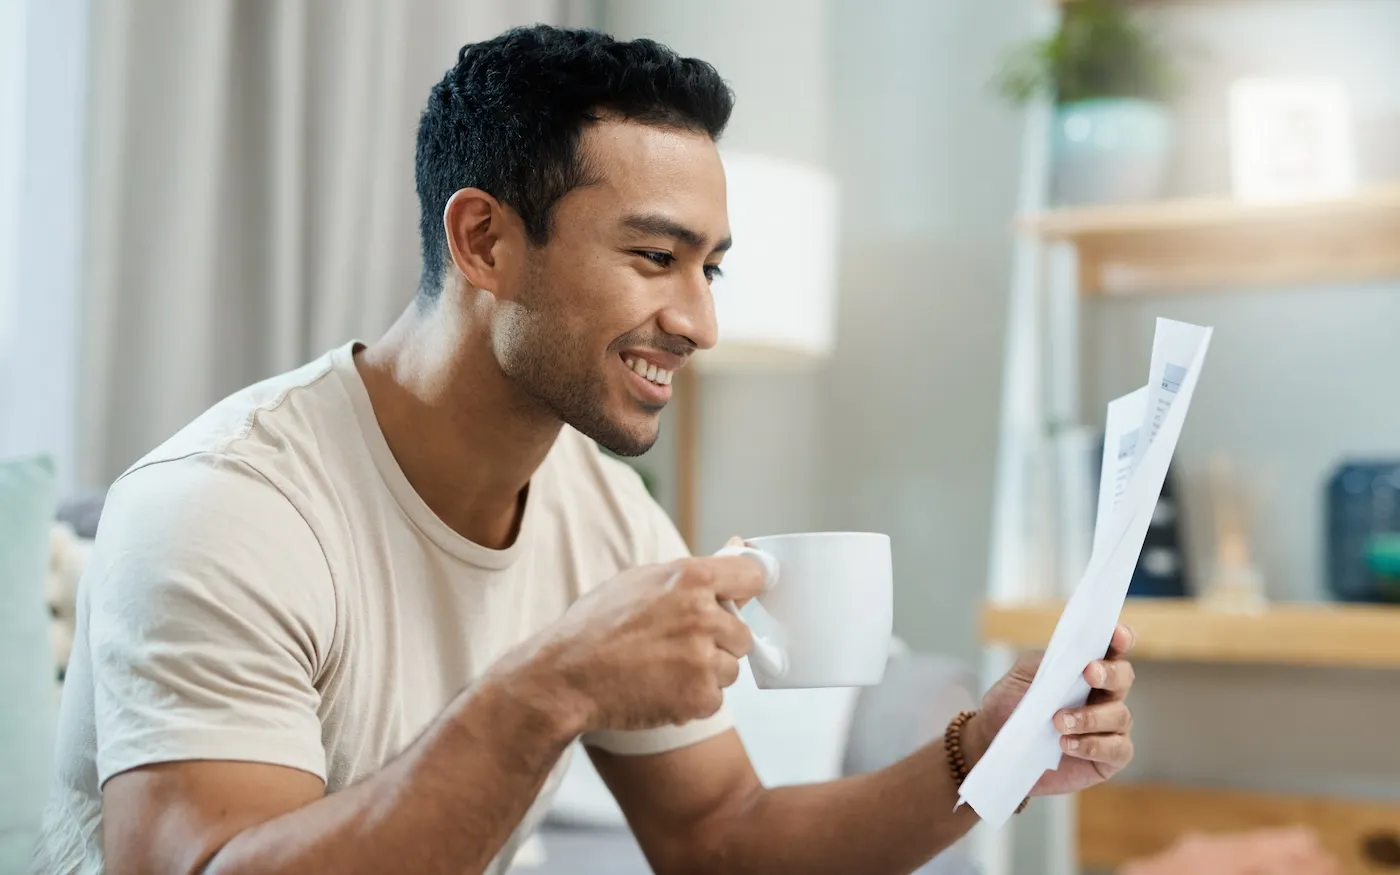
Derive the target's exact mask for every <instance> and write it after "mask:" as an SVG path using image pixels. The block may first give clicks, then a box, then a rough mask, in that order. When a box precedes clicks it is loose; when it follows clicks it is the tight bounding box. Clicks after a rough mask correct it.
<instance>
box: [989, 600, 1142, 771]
mask: <svg viewBox="0 0 1400 875" xmlns="http://www.w3.org/2000/svg"><path fill="white" fill-rule="evenodd" d="M1133 641H1134V636H1133V631H1132V630H1131V629H1129V628H1128V627H1127V626H1124V625H1122V624H1119V626H1118V627H1117V628H1116V629H1114V630H1113V639H1112V641H1111V642H1110V643H1109V646H1108V655H1107V656H1106V657H1105V658H1104V659H1096V660H1094V661H1093V662H1091V663H1089V666H1088V667H1087V668H1085V669H1084V680H1086V681H1088V682H1089V686H1090V687H1091V688H1092V691H1091V692H1090V693H1089V699H1088V701H1087V702H1086V703H1085V704H1084V707H1082V708H1066V709H1064V710H1063V711H1060V712H1058V713H1057V714H1055V718H1054V719H1055V728H1056V729H1058V730H1059V731H1060V736H1061V737H1060V750H1062V751H1064V755H1063V756H1062V757H1060V765H1059V767H1058V768H1056V769H1055V770H1054V771H1050V772H1046V773H1045V774H1043V775H1041V776H1040V780H1039V781H1038V782H1037V783H1036V785H1035V787H1034V788H1033V789H1032V790H1031V795H1032V796H1052V795H1058V794H1061V793H1077V792H1079V791H1080V790H1083V789H1085V788H1087V787H1092V786H1094V785H1095V784H1098V783H1101V782H1103V781H1106V780H1108V779H1109V778H1111V777H1113V775H1114V774H1116V773H1117V772H1118V771H1119V770H1120V769H1122V768H1123V767H1124V766H1126V765H1127V764H1128V762H1129V761H1131V760H1132V758H1133V739H1132V735H1131V733H1132V728H1133V715H1132V714H1131V713H1130V712H1129V711H1128V705H1127V703H1126V702H1125V701H1124V698H1125V697H1126V696H1127V695H1128V690H1129V689H1131V688H1132V686H1133V666H1132V664H1131V663H1130V662H1128V661H1127V659H1125V658H1124V657H1125V656H1126V655H1127V653H1128V651H1130V650H1132V649H1133ZM1041 656H1042V654H1040V653H1031V654H1026V655H1024V656H1022V657H1021V658H1020V659H1018V660H1017V661H1016V665H1015V666H1013V667H1012V669H1011V671H1010V672H1008V673H1007V674H1006V676H1005V677H1003V678H1002V679H1001V680H999V681H997V682H996V684H995V685H994V686H993V687H992V688H991V689H990V690H988V691H987V695H986V696H984V697H983V698H982V707H981V708H980V709H979V710H978V712H977V716H976V717H974V718H973V719H972V720H971V721H969V723H968V725H967V729H966V730H965V731H964V733H963V736H964V738H965V739H967V742H968V743H969V744H970V745H971V746H972V750H971V751H970V752H971V753H973V754H974V756H977V757H980V756H981V755H982V753H983V752H984V751H986V749H987V746H988V745H990V744H991V742H992V738H994V737H995V736H996V734H997V732H998V731H999V730H1000V729H1001V727H1002V724H1004V723H1005V722H1006V721H1007V718H1009V717H1010V716H1011V712H1012V711H1014V710H1015V709H1016V706H1017V705H1018V704H1020V702H1021V699H1022V698H1023V697H1024V696H1025V695H1026V690H1028V689H1030V686H1031V681H1032V680H1034V679H1035V672H1036V669H1037V668H1039V666H1040V659H1041Z"/></svg>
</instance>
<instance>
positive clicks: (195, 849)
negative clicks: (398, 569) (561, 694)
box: [103, 675, 579, 875]
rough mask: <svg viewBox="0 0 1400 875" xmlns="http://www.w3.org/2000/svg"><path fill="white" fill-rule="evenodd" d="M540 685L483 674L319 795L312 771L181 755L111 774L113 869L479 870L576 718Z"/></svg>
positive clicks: (108, 820)
mask: <svg viewBox="0 0 1400 875" xmlns="http://www.w3.org/2000/svg"><path fill="white" fill-rule="evenodd" d="M557 702H558V698H557V697H555V696H554V695H552V693H551V692H550V691H549V690H548V689H547V688H546V686H545V685H543V684H541V685H538V686H536V685H534V684H533V682H532V681H530V680H528V679H526V678H522V677H521V676H519V675H513V676H510V677H508V678H507V677H504V676H502V677H488V678H487V679H485V680H484V681H483V682H482V683H479V684H477V685H475V686H474V687H473V688H472V689H471V690H470V691H468V692H467V693H464V694H463V695H462V696H461V697H459V698H458V700H456V701H455V702H454V703H453V704H452V706H451V707H449V708H448V709H447V710H446V712H444V714H443V715H442V716H441V717H440V718H439V719H438V720H437V721H435V722H434V723H433V724H432V725H431V726H430V727H429V728H428V730H427V731H425V732H424V734H423V735H422V736H421V737H420V738H419V739H418V740H417V741H416V742H415V743H414V744H413V745H412V746H411V747H409V749H408V750H406V751H405V752H404V753H403V754H402V755H401V756H399V757H398V758H397V759H396V760H394V761H393V762H392V763H390V764H389V765H388V766H386V767H385V768H384V769H383V770H381V771H380V772H378V773H377V774H375V775H374V776H372V777H370V778H369V779H367V780H365V781H363V782H361V783H359V784H357V785H356V786H354V787H351V788H350V789H348V790H346V791H344V792H341V793H336V794H334V795H331V796H325V797H322V786H321V782H320V780H319V779H318V778H316V777H315V776H313V775H310V774H308V773H306V772H302V771H298V770H296V769H290V768H286V767H281V766H273V765H267V764H260V763H240V762H228V761H203V762H201V761H190V762H175V763H163V764H159V765H153V766H144V767H141V768H137V769H133V770H131V771H128V772H123V773H122V774H119V775H116V776H114V777H113V778H112V779H111V780H109V781H108V782H107V784H106V786H105V788H104V791H103V818H104V828H103V840H104V847H105V855H106V860H107V871H108V872H110V873H112V875H127V873H131V875H135V873H142V875H148V873H149V875H185V873H197V872H198V873H211V875H212V873H220V875H224V873H229V875H232V873H245V872H246V873H253V872H256V873H259V875H279V873H289V875H290V873H299V875H300V873H321V872H326V873H330V872H334V873H343V875H356V873H366V875H368V873H381V872H398V871H403V872H421V873H439V872H440V873H451V875H461V873H473V872H481V871H483V870H484V869H485V868H486V866H487V865H488V864H489V863H490V862H491V860H492V859H493V858H494V857H495V856H496V854H497V853H498V852H499V851H500V849H501V847H502V845H504V844H505V841H506V839H507V838H508V837H509V835H510V833H511V831H512V830H513V829H514V828H515V826H516V825H517V824H518V823H519V822H520V820H521V818H522V817H524V815H525V811H526V810H527V809H528V808H529V806H530V804H531V802H533V801H534V799H535V796H536V795H537V794H538V793H539V790H540V787H541V785H542V784H543V782H544V780H545V777H546V776H547V775H548V773H549V770H550V769H551V768H552V767H553V765H554V764H555V762H556V761H557V760H558V759H559V756H560V755H561V753H562V752H563V750H564V748H565V747H566V746H567V744H568V743H569V741H570V740H572V738H573V737H574V736H575V735H576V734H577V731H578V728H579V727H578V725H577V724H576V723H574V722H573V721H572V719H571V718H569V717H566V716H564V714H563V713H562V712H561V711H560V710H559V708H558V707H557V705H556V703H557Z"/></svg>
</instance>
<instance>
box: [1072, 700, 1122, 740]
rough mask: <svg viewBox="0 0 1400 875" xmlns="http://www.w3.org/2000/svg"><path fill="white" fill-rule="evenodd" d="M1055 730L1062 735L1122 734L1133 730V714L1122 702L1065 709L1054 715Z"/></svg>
mask: <svg viewBox="0 0 1400 875" xmlns="http://www.w3.org/2000/svg"><path fill="white" fill-rule="evenodd" d="M1055 728H1056V729H1058V730H1060V732H1061V733H1062V734H1064V735H1097V734H1099V733H1105V732H1108V733H1124V732H1129V731H1131V730H1132V728H1133V714H1132V712H1131V711H1129V710H1128V706H1127V705H1126V704H1124V703H1123V702H1104V703H1102V704H1098V705H1086V706H1085V707H1083V708H1066V709H1065V710H1063V711H1061V712H1060V713H1058V714H1056V715H1055Z"/></svg>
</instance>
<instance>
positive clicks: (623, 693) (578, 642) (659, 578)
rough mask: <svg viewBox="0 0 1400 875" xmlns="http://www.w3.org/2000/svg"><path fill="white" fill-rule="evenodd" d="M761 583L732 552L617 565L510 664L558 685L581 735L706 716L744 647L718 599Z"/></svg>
mask: <svg viewBox="0 0 1400 875" xmlns="http://www.w3.org/2000/svg"><path fill="white" fill-rule="evenodd" d="M762 589H763V569H762V567H761V566H760V565H759V564H758V563H757V562H755V561H753V560H752V559H748V558H744V557H741V556H728V557H708V558H696V559H682V560H678V561H676V562H671V563H667V564H664V565H645V566H641V567H639V568H634V569H631V570H629V571H625V572H623V573H622V574H620V575H618V576H617V577H615V578H613V579H612V580H610V581H608V582H607V583H604V584H603V585H601V586H599V587H598V588H597V589H595V590H593V591H592V592H590V593H588V594H587V595H586V596H584V597H583V598H581V599H579V600H578V601H577V602H575V603H574V605H573V606H572V607H570V609H569V610H568V612H567V613H565V615H564V616H563V617H562V618H561V619H560V621H559V622H558V623H555V624H554V625H552V626H551V627H549V629H547V630H545V631H544V632H543V633H542V634H541V635H540V636H537V637H536V638H535V639H534V640H533V641H532V642H530V645H529V646H528V648H527V651H528V653H527V654H522V655H524V656H525V657H526V658H525V660H524V661H523V663H522V662H520V661H515V660H512V662H514V665H513V666H512V669H513V670H515V671H523V672H526V673H528V674H532V675H534V676H535V677H540V676H541V675H543V676H545V677H548V678H549V679H550V681H553V683H549V682H545V688H546V689H554V690H556V691H557V689H558V688H557V685H558V684H562V686H563V690H562V693H563V701H565V702H567V703H569V706H570V707H574V708H578V709H580V711H581V713H580V715H579V717H580V723H581V724H582V726H583V727H584V731H591V730H632V729H650V728H653V727H657V726H665V725H670V724H679V723H684V722H686V721H688V720H696V719H700V718H702V717H708V716H710V715H711V714H713V713H715V712H716V711H718V710H719V708H720V706H721V705H722V704H723V702H724V695H723V689H724V688H725V687H727V686H729V685H730V684H732V683H734V681H735V679H736V678H738V676H739V660H740V659H741V658H742V657H743V656H745V655H746V654H747V653H748V652H749V648H750V647H751V646H752V645H753V638H752V636H751V635H750V633H749V629H748V627H747V626H745V625H744V623H743V622H742V621H740V620H739V619H738V618H737V617H735V616H734V615H733V614H731V613H729V612H728V611H727V610H725V609H724V607H723V606H722V605H721V604H720V601H721V600H722V599H734V600H735V601H738V602H740V603H742V602H743V601H745V600H747V599H750V598H753V597H754V596H756V595H758V594H759V592H760V591H761V590H762Z"/></svg>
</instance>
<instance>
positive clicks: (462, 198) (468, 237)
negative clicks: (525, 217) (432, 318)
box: [442, 188, 525, 296]
mask: <svg viewBox="0 0 1400 875" xmlns="http://www.w3.org/2000/svg"><path fill="white" fill-rule="evenodd" d="M442 223H443V229H444V231H445V232H446V234H447V251H448V253H449V254H450V255H451V256H452V263H453V264H454V265H455V266H456V267H457V270H458V271H460V272H461V274H462V276H464V277H466V279H467V282H469V283H471V285H472V286H473V287H474V288H478V289H481V290H482V291H487V292H491V293H492V294H494V295H498V296H499V295H501V294H502V293H504V292H507V291H508V290H509V289H510V288H512V287H513V284H512V283H511V282H510V281H509V278H510V277H511V276H512V275H513V274H514V273H515V272H516V271H517V270H518V266H519V263H520V259H521V256H522V255H523V254H524V253H523V251H522V250H523V248H524V243H525V227H524V225H523V223H522V222H521V221H520V217H519V216H517V215H516V214H515V211H514V210H511V209H509V208H508V207H506V206H505V204H502V203H501V202H500V201H498V200H496V199H495V198H494V197H492V196H491V195H489V194H487V193H486V192H484V191H482V190H481V189H479V188H464V189H461V190H459V191H457V192H456V193H455V194H453V195H452V197H451V198H450V199H448V201H447V207H446V208H445V209H444V210H443V213H442Z"/></svg>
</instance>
